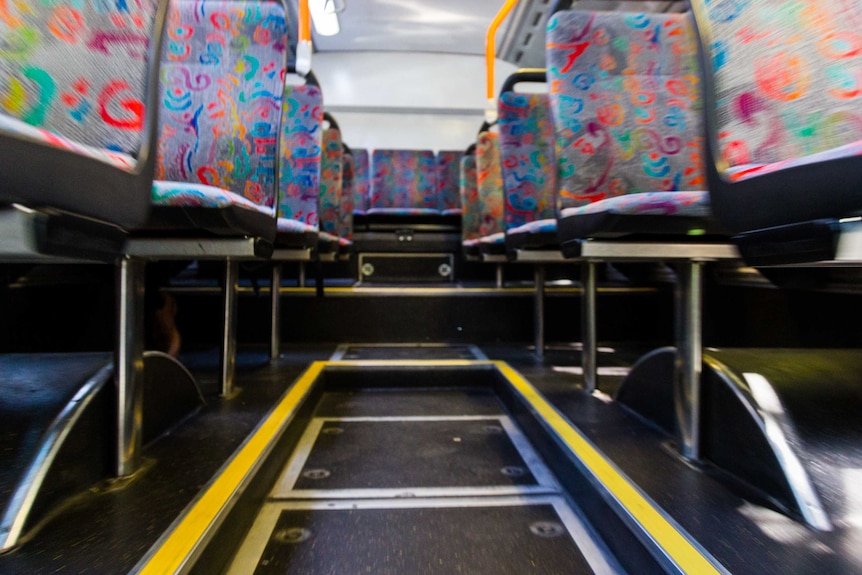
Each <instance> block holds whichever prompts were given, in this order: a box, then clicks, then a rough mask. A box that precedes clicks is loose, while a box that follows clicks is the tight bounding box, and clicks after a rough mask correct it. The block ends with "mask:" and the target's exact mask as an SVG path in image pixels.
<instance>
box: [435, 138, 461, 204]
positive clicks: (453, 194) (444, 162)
mask: <svg viewBox="0 0 862 575" xmlns="http://www.w3.org/2000/svg"><path fill="white" fill-rule="evenodd" d="M463 155H464V152H459V151H452V150H440V151H439V152H437V201H438V206H439V209H440V211H441V212H443V213H444V214H458V213H460V212H461V195H460V191H459V186H460V180H461V157H462V156H463Z"/></svg>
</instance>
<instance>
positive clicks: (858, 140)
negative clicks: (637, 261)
mask: <svg viewBox="0 0 862 575" xmlns="http://www.w3.org/2000/svg"><path fill="white" fill-rule="evenodd" d="M691 5H692V8H693V14H694V16H695V20H696V23H697V28H698V32H699V36H700V39H701V43H702V52H703V55H704V56H703V58H704V66H703V67H704V69H703V73H704V75H705V78H706V80H707V84H706V85H707V86H708V87H709V88H711V90H710V92H709V93H707V94H706V102H707V104H708V113H709V114H708V117H707V130H708V133H709V138H710V139H709V142H710V153H711V154H712V157H711V158H710V160H711V161H710V162H709V167H710V170H709V172H708V174H709V180H710V194H711V201H712V203H713V206H714V211H715V213H716V217H717V218H718V219H719V220H721V221H722V223H723V224H725V225H726V226H727V227H729V228H730V229H732V230H734V231H750V230H754V229H762V228H768V227H774V226H778V225H785V224H793V223H798V222H804V221H809V220H814V219H823V218H841V217H844V216H849V215H856V214H858V213H859V210H860V208H862V201H860V198H859V194H858V185H857V184H856V182H858V181H860V179H862V158H859V156H860V155H862V122H860V119H859V109H860V105H862V49H860V41H859V26H860V23H862V5H860V4H859V3H858V2H841V1H838V0H829V1H824V2H817V3H811V4H807V3H802V4H800V3H799V2H795V1H791V0H762V1H760V2H734V3H723V2H709V1H704V0H693V1H692V2H691Z"/></svg>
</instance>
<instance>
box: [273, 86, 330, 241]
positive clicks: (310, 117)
mask: <svg viewBox="0 0 862 575" xmlns="http://www.w3.org/2000/svg"><path fill="white" fill-rule="evenodd" d="M322 134H323V96H322V94H321V91H320V87H319V86H318V85H317V81H316V80H315V79H314V77H313V76H312V75H311V74H309V75H308V77H307V78H306V83H305V84H299V85H292V84H288V85H286V86H285V88H284V102H283V106H282V120H281V140H280V143H279V147H280V150H281V158H280V159H281V162H280V164H279V173H278V221H277V229H278V233H277V235H276V240H275V246H276V248H288V249H315V248H316V247H317V238H318V234H319V222H318V215H317V203H318V196H319V194H320V157H321V144H322V141H323V136H322Z"/></svg>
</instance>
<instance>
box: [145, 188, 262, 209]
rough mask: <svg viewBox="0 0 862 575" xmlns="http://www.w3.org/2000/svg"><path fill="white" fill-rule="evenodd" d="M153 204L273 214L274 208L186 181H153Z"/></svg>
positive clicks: (221, 190) (225, 191)
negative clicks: (234, 208) (238, 209)
mask: <svg viewBox="0 0 862 575" xmlns="http://www.w3.org/2000/svg"><path fill="white" fill-rule="evenodd" d="M152 203H153V206H159V207H180V208H186V207H196V208H230V207H237V208H244V209H247V210H252V211H257V212H261V213H263V214H268V215H272V208H269V207H267V206H261V205H259V204H256V203H254V202H253V201H251V200H249V199H248V198H246V197H244V196H241V195H239V194H236V193H234V192H231V191H230V190H225V189H222V188H217V187H215V186H207V185H205V184H190V183H185V182H166V181H162V180H156V181H155V182H153V202H152Z"/></svg>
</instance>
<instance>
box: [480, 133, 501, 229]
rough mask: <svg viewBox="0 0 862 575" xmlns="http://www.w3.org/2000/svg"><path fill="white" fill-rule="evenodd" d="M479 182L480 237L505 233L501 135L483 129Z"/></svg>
mask: <svg viewBox="0 0 862 575" xmlns="http://www.w3.org/2000/svg"><path fill="white" fill-rule="evenodd" d="M476 185H477V188H478V198H477V204H478V211H479V213H480V214H481V215H480V217H479V225H478V233H479V236H480V237H484V236H490V235H492V234H497V233H503V231H504V222H503V211H504V209H503V204H504V200H503V174H502V171H501V170H500V139H499V137H498V136H497V134H495V133H494V132H482V133H481V134H479V138H478V140H477V142H476Z"/></svg>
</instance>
